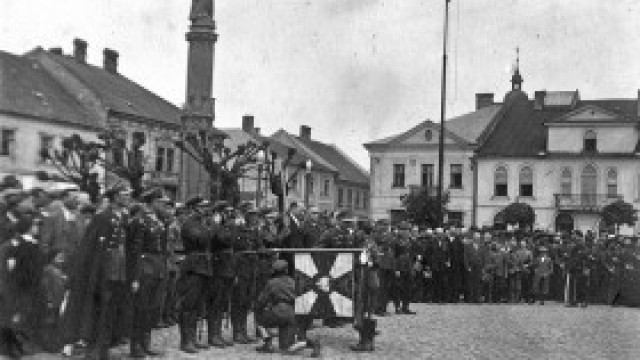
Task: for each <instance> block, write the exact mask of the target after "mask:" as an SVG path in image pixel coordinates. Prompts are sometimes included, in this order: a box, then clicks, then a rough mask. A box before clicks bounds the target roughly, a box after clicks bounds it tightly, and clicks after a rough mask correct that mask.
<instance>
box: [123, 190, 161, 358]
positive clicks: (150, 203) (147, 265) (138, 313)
mask: <svg viewBox="0 0 640 360" xmlns="http://www.w3.org/2000/svg"><path fill="white" fill-rule="evenodd" d="M141 198H142V200H143V201H144V205H143V208H142V210H141V211H140V213H139V214H138V215H137V216H136V218H135V219H133V220H132V222H131V227H130V233H129V238H130V239H131V240H130V241H131V245H130V246H131V247H132V251H131V253H132V258H131V259H130V261H131V262H132V264H131V267H132V269H133V280H134V283H138V284H139V285H138V289H137V291H136V292H135V294H134V295H133V324H132V325H133V328H132V333H131V342H130V349H131V357H133V358H143V357H145V356H146V355H150V356H157V355H159V353H158V352H155V351H152V350H151V349H150V340H151V329H153V327H154V326H155V325H156V324H157V323H158V322H159V321H160V318H161V316H162V314H161V313H162V299H163V297H164V290H165V286H164V285H165V283H164V282H165V280H166V277H167V229H166V226H165V224H164V223H163V222H162V221H161V220H160V218H163V217H164V216H165V214H164V212H165V211H166V206H167V203H168V202H169V201H170V200H169V199H168V198H167V197H165V196H164V194H163V193H162V190H161V189H157V188H155V189H151V190H148V191H146V192H144V193H143V194H142V196H141Z"/></svg>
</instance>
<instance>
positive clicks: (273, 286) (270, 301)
mask: <svg viewBox="0 0 640 360" xmlns="http://www.w3.org/2000/svg"><path fill="white" fill-rule="evenodd" d="M295 301H296V293H295V282H294V281H293V278H291V277H290V276H288V275H279V276H276V277H273V278H271V279H269V281H268V282H267V285H266V286H265V288H264V289H263V290H262V292H261V293H260V295H259V296H258V301H257V302H256V308H257V309H258V311H260V312H261V316H259V318H260V321H259V322H260V323H261V325H262V326H265V327H276V326H287V325H293V324H295V308H294V304H295Z"/></svg>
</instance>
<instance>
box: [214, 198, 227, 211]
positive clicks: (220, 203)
mask: <svg viewBox="0 0 640 360" xmlns="http://www.w3.org/2000/svg"><path fill="white" fill-rule="evenodd" d="M227 205H228V203H227V202H226V201H224V200H217V201H216V202H215V203H213V207H214V208H215V209H216V210H223V209H224V208H226V207H227Z"/></svg>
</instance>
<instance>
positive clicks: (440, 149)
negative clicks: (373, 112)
mask: <svg viewBox="0 0 640 360" xmlns="http://www.w3.org/2000/svg"><path fill="white" fill-rule="evenodd" d="M450 1H451V0H444V2H445V5H444V34H443V46H442V89H441V93H440V141H439V144H438V195H437V204H438V224H440V226H443V225H444V208H443V206H442V205H441V204H442V190H443V184H442V183H443V178H444V132H445V127H444V122H445V119H446V110H447V37H448V36H449V2H450Z"/></svg>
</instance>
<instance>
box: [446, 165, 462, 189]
mask: <svg viewBox="0 0 640 360" xmlns="http://www.w3.org/2000/svg"><path fill="white" fill-rule="evenodd" d="M449 188H450V189H462V165H460V164H451V179H450V181H449Z"/></svg>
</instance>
